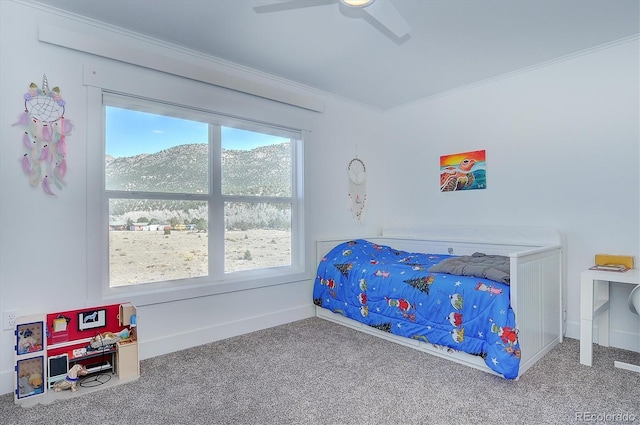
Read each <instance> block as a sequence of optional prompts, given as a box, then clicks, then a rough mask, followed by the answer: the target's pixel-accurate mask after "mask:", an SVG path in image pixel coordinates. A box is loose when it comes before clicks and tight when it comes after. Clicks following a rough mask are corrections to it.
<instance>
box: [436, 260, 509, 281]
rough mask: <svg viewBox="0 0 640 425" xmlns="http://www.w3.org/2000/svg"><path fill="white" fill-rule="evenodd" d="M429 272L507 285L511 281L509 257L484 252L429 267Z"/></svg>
mask: <svg viewBox="0 0 640 425" xmlns="http://www.w3.org/2000/svg"><path fill="white" fill-rule="evenodd" d="M428 271H429V272H431V273H448V274H457V275H461V276H473V277H479V278H483V279H491V280H495V281H496V282H500V283H506V284H507V285H508V284H509V283H510V281H511V275H510V260H509V257H507V256H504V255H487V254H483V253H482V252H475V253H473V255H463V256H460V257H451V258H447V259H446V260H442V261H440V262H439V263H438V264H435V265H433V266H431V267H429V270H428Z"/></svg>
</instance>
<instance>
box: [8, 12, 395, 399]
mask: <svg viewBox="0 0 640 425" xmlns="http://www.w3.org/2000/svg"><path fill="white" fill-rule="evenodd" d="M54 22H55V25H56V27H57V28H61V29H65V30H75V29H77V28H79V27H80V26H82V28H83V29H84V27H85V26H86V23H84V22H78V21H76V20H74V19H69V18H68V17H65V16H59V15H55V14H53V13H49V12H47V11H43V10H41V9H36V8H32V7H30V6H28V5H25V4H23V3H14V2H7V1H0V39H1V40H3V42H2V48H1V49H0V92H1V93H2V97H1V98H0V140H2V143H0V222H1V223H3V228H2V231H1V233H0V234H1V236H0V311H6V310H17V312H18V315H32V314H39V313H46V312H50V311H62V310H69V309H77V308H83V307H85V306H87V304H88V302H89V301H88V298H87V281H88V280H89V279H92V277H94V278H95V276H93V274H92V270H87V253H86V247H87V245H88V244H91V243H93V242H94V240H93V239H92V238H91V236H90V235H88V234H87V231H86V228H87V214H88V207H87V185H86V180H87V167H88V163H87V146H86V129H87V122H86V115H87V114H86V109H87V103H86V92H85V88H84V86H83V85H82V69H83V66H85V65H93V64H99V65H108V66H109V67H114V68H115V69H118V70H125V71H126V70H127V69H130V68H129V67H130V65H125V64H122V63H115V62H114V61H110V60H108V59H104V58H98V57H95V56H92V55H88V54H85V53H81V52H78V51H72V50H68V49H65V48H61V47H57V46H53V45H49V44H45V43H41V42H39V41H38V27H39V25H41V24H47V25H51V24H52V23H54ZM8 40H11V42H7V41H8ZM128 45H130V46H134V47H135V46H138V47H140V48H143V47H145V48H146V47H147V45H144V44H142V41H140V40H137V39H130V40H129V41H128ZM141 46H142V47H141ZM154 48H155V49H158V50H162V49H163V47H162V46H161V45H158V46H155V47H154ZM209 66H211V67H212V69H216V70H220V69H222V70H226V71H227V72H229V71H232V72H235V70H236V68H232V67H229V66H225V65H224V64H222V65H221V63H220V62H219V61H216V62H211V63H210V64H209ZM43 74H46V75H47V77H48V80H49V83H50V87H51V88H52V87H54V86H59V87H60V88H61V94H62V97H63V98H64V100H65V101H66V104H67V109H66V117H67V118H68V119H70V120H72V121H73V122H74V124H75V130H74V132H73V134H72V135H71V136H69V137H68V138H67V145H68V157H67V161H68V173H67V182H68V185H67V187H65V188H64V190H62V191H60V192H59V193H58V197H56V198H53V197H48V196H46V195H45V194H44V193H42V190H41V189H40V188H32V187H31V186H30V185H29V183H28V180H27V179H26V178H25V176H24V175H23V172H22V170H21V168H20V162H19V160H20V157H21V156H22V146H21V134H22V131H23V130H22V129H21V128H20V127H13V126H12V124H13V123H14V122H16V121H17V118H18V116H19V115H20V113H21V112H22V111H23V107H24V104H23V101H22V98H23V95H24V93H26V92H27V90H28V85H29V83H30V82H32V81H33V82H36V83H37V84H38V85H40V84H41V82H42V75H43ZM249 74H251V73H249ZM253 74H254V77H252V78H253V81H255V82H257V83H259V84H266V85H269V84H272V85H273V86H274V87H275V86H282V84H283V82H282V81H280V80H277V81H276V80H275V79H272V78H268V77H266V76H263V75H261V74H258V73H253ZM285 83H286V82H285ZM285 85H287V86H288V87H287V88H288V90H291V91H294V92H296V93H299V94H302V95H308V96H315V97H316V98H318V99H320V100H321V101H323V102H324V104H325V111H324V113H320V114H314V115H313V117H314V118H313V123H312V126H313V129H312V132H311V134H310V135H309V137H308V138H307V139H306V140H305V182H306V184H305V196H306V208H305V222H306V227H307V231H306V242H307V247H308V249H307V257H308V258H309V262H308V264H309V265H308V275H309V279H308V280H304V281H300V282H292V283H282V284H277V285H274V286H269V287H266V288H260V289H254V290H245V291H241V292H232V293H226V294H221V295H215V296H209V297H202V298H195V299H188V300H182V301H175V302H170V303H162V304H155V305H146V306H139V308H138V324H139V336H140V357H141V358H142V359H144V358H148V357H153V356H156V355H160V354H164V353H167V352H171V351H175V350H178V349H181V348H185V347H190V346H194V345H198V344H203V343H206V342H210V341H214V340H218V339H221V338H226V337H230V336H234V335H238V334H241V333H246V332H251V331H255V330H258V329H262V328H265V327H269V326H275V325H278V324H281V323H286V322H289V321H293V320H298V319H301V318H304V317H308V316H310V315H312V314H313V308H312V302H311V296H310V294H311V283H312V277H313V272H314V271H315V270H314V269H315V264H313V262H314V261H315V244H314V241H315V240H316V239H318V238H319V237H327V236H330V237H333V236H340V235H360V234H377V233H378V232H379V231H380V226H381V222H382V214H383V203H382V202H383V201H382V199H383V196H382V195H381V193H380V192H381V190H382V185H381V181H380V180H381V179H382V177H381V176H379V175H373V176H371V177H370V180H369V181H370V185H371V186H370V191H369V193H370V201H369V204H370V205H371V210H370V211H368V214H367V216H366V217H367V222H366V224H363V225H357V224H355V223H354V221H353V220H352V218H351V215H350V212H349V211H348V210H347V203H346V200H347V191H346V190H347V189H346V187H347V178H346V166H347V164H348V162H349V160H350V159H351V158H352V157H353V156H354V155H355V154H356V150H357V149H359V153H360V155H359V156H360V157H361V158H362V159H363V160H364V161H365V162H366V163H367V166H371V167H373V168H379V165H380V159H379V157H377V155H376V154H375V153H376V152H380V151H381V150H382V146H381V141H382V139H381V136H380V131H379V126H380V125H381V124H380V114H379V112H375V111H372V110H370V109H368V108H364V107H361V106H358V105H354V104H351V103H347V102H344V101H341V100H339V99H335V98H330V97H328V96H325V95H324V94H322V93H317V92H314V91H312V90H308V89H305V88H302V87H299V86H294V85H291V84H289V83H286V84H285ZM372 124H374V125H372ZM376 125H377V126H378V127H376ZM356 145H357V146H358V147H357V148H356ZM111 303H112V302H109V303H108V304H111ZM90 305H94V304H89V306H90ZM14 344H15V339H14V337H13V333H12V332H11V331H4V330H0V394H4V393H9V392H11V391H12V388H13V374H12V369H13V350H12V347H13V345H14Z"/></svg>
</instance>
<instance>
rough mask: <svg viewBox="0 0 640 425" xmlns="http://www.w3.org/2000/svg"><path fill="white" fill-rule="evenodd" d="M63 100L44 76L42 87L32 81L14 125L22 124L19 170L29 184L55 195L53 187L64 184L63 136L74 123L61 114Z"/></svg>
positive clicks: (68, 132)
mask: <svg viewBox="0 0 640 425" xmlns="http://www.w3.org/2000/svg"><path fill="white" fill-rule="evenodd" d="M64 107H65V101H64V100H63V99H62V97H61V96H60V89H59V88H58V87H54V88H53V89H51V90H49V84H48V82H47V76H46V75H45V76H43V78H42V88H38V86H37V85H36V84H35V83H31V85H30V86H29V91H28V92H27V93H26V94H25V95H24V113H22V115H20V119H19V120H18V122H17V123H15V124H14V125H20V126H23V127H25V132H24V134H23V136H22V144H23V146H24V153H23V155H22V158H20V161H21V164H22V170H23V171H24V173H25V174H26V175H27V176H29V182H30V183H31V185H32V186H38V185H41V186H42V190H43V191H44V192H45V193H46V194H48V195H53V196H55V193H54V192H53V186H55V187H57V188H58V189H62V187H63V186H64V185H66V183H65V181H64V177H65V175H66V173H67V160H66V156H67V145H66V140H65V136H67V135H69V134H71V131H72V130H73V124H72V123H71V121H69V120H67V119H66V118H65V117H64Z"/></svg>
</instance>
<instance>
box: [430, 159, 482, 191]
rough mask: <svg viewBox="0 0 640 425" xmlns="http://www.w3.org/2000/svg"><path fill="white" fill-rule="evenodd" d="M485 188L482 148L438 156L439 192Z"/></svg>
mask: <svg viewBox="0 0 640 425" xmlns="http://www.w3.org/2000/svg"><path fill="white" fill-rule="evenodd" d="M486 188H487V176H486V160H485V151H484V149H483V150H479V151H471V152H461V153H454V154H449V155H442V156H441V157H440V192H454V191H460V190H472V189H486Z"/></svg>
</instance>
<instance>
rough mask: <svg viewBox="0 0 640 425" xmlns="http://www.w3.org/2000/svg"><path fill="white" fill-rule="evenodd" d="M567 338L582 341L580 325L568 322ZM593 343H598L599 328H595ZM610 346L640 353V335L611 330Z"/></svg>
mask: <svg viewBox="0 0 640 425" xmlns="http://www.w3.org/2000/svg"><path fill="white" fill-rule="evenodd" d="M565 336H566V337H567V338H573V339H580V323H579V322H567V329H566V332H565ZM593 342H594V343H596V344H597V343H598V326H596V325H594V326H593ZM609 346H611V347H615V348H622V349H623V350H629V351H635V352H640V334H638V333H633V332H626V331H621V330H618V329H610V330H609Z"/></svg>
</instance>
